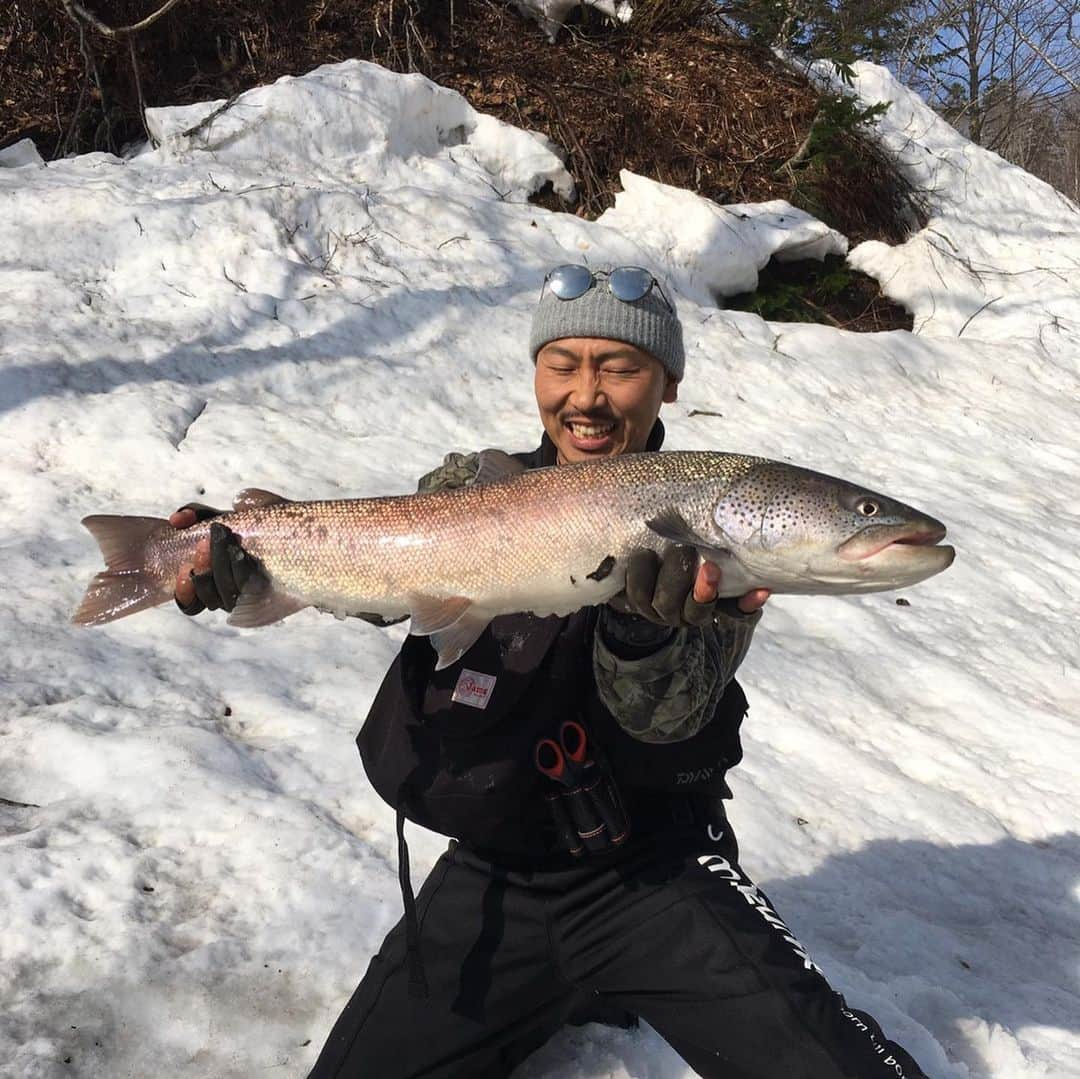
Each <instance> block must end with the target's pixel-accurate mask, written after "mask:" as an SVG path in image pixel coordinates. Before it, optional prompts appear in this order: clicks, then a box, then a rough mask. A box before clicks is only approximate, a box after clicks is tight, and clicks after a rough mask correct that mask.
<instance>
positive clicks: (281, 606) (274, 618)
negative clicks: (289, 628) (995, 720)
mask: <svg viewBox="0 0 1080 1079" xmlns="http://www.w3.org/2000/svg"><path fill="white" fill-rule="evenodd" d="M310 606H311V604H310V603H308V602H307V601H305V600H300V599H295V598H294V597H292V596H290V595H289V594H288V593H287V592H278V591H276V590H275V589H274V585H273V583H272V582H271V581H270V580H268V579H267V578H266V577H264V576H263V575H262V574H261V573H255V574H252V575H251V577H249V578H248V582H247V584H246V585H244V590H243V591H242V592H241V593H240V598H239V599H238V600H237V601H236V606H235V607H234V608H233V611H232V614H230V615H229V625H230V626H239V627H240V628H241V629H252V628H254V627H255V626H268V625H270V623H271V622H280V621H281V620H282V619H283V618H288V617H289V615H290V614H296V612H297V611H302V610H303V609H304V608H305V607H310Z"/></svg>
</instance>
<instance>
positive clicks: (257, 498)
mask: <svg viewBox="0 0 1080 1079" xmlns="http://www.w3.org/2000/svg"><path fill="white" fill-rule="evenodd" d="M291 501H292V499H291V498H286V497H285V496H284V495H278V494H274V492H273V491H264V490H263V489H262V488H261V487H245V488H244V489H243V490H242V491H241V492H240V493H239V494H238V495H237V496H236V497H235V498H234V499H233V504H232V508H233V510H234V511H236V510H255V509H261V508H262V507H264V506H277V505H280V504H281V503H282V502H291Z"/></svg>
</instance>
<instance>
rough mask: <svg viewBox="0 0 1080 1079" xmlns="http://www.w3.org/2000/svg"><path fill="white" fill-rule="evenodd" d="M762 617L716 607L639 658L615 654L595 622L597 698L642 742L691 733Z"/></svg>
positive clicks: (702, 720)
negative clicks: (708, 618) (702, 621)
mask: <svg viewBox="0 0 1080 1079" xmlns="http://www.w3.org/2000/svg"><path fill="white" fill-rule="evenodd" d="M603 610H604V609H603V608H601V611H603ZM601 617H603V616H602V615H601ZM760 620H761V611H755V612H754V613H753V614H750V615H744V614H726V613H722V612H718V613H717V614H716V616H715V617H714V619H713V621H712V623H711V624H708V625H705V626H703V627H702V628H700V629H691V628H684V629H679V630H676V631H675V633H674V635H673V636H672V638H671V640H670V641H667V642H666V643H665V644H663V645H661V646H660V648H659V649H658V650H657V651H655V652H653V653H651V654H649V655H646V656H643V657H641V658H639V659H623V658H621V657H620V656H617V655H616V654H615V652H614V651H612V649H611V647H609V645H608V644H607V643H605V641H604V639H603V636H604V635H603V632H602V630H601V629H600V628H599V627H598V630H597V632H596V634H595V636H594V642H593V669H594V671H595V673H596V687H597V691H598V692H599V694H600V699H601V700H602V701H603V702H604V705H605V707H606V708H607V709H608V711H609V712H611V714H612V715H613V716H614V717H615V719H616V720H617V721H618V723H619V725H620V726H621V727H622V728H623V730H625V731H626V732H627V734H630V735H632V736H633V737H634V738H637V739H639V740H640V741H642V742H680V741H682V740H683V739H684V738H691V737H693V736H694V735H695V734H697V733H698V731H699V730H701V728H702V727H703V726H704V725H705V724H706V723H707V722H708V721H709V720H710V719H711V718H712V715H713V712H714V711H715V710H716V705H717V702H718V701H719V699H720V696H721V694H722V693H723V692H724V689H725V687H726V686H727V684H728V682H730V681H731V679H732V678H733V677H734V676H735V672H736V670H738V668H739V664H740V663H742V661H743V657H744V656H745V655H746V652H747V649H748V648H749V647H750V641H751V639H752V637H753V634H754V627H755V626H757V624H758V622H759V621H760Z"/></svg>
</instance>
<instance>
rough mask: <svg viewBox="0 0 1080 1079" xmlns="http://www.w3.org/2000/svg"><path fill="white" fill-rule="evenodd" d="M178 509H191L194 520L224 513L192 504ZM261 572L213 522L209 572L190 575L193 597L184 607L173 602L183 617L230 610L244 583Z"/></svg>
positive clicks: (229, 533) (232, 537)
mask: <svg viewBox="0 0 1080 1079" xmlns="http://www.w3.org/2000/svg"><path fill="white" fill-rule="evenodd" d="M180 508H181V509H190V510H194V512H195V518H196V521H206V520H209V519H210V518H212V517H220V516H221V514H222V513H223V512H224V510H215V509H214V508H213V507H211V506H203V505H201V504H199V503H196V502H193V503H189V504H188V505H186V506H181V507H180ZM258 572H261V571H260V570H259V568H258V565H257V563H256V562H255V559H253V558H252V557H251V556H250V555H249V554H248V553H247V552H246V551H245V550H244V549H243V547H241V546H240V538H239V537H238V536H237V535H236V533H235V532H232V531H230V530H229V529H228V528H226V527H225V525H223V524H220V523H219V522H217V521H215V522H214V523H213V524H212V525H211V526H210V570H209V572H207V573H196V572H195V571H194V570H192V572H191V580H192V582H193V584H194V585H195V598H194V599H193V600H192V601H191V602H190V603H189V604H187V605H184V604H182V603H181V602H180V601H179V600H177V601H176V605H177V607H179V608H180V610H182V611H183V612H184V614H188V615H194V614H199V613H200V612H202V611H216V610H218V609H219V608H220V609H222V610H226V611H231V610H232V609H233V608H234V607H235V606H236V601H237V599H238V598H239V596H240V592H241V591H242V590H243V587H244V585H245V584H247V582H248V580H249V579H250V578H251V575H252V574H253V573H258Z"/></svg>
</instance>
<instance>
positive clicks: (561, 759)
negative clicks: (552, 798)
mask: <svg viewBox="0 0 1080 1079" xmlns="http://www.w3.org/2000/svg"><path fill="white" fill-rule="evenodd" d="M588 748H589V745H588V740H587V739H586V737H585V728H584V727H583V726H582V725H581V724H580V723H575V722H574V720H572V719H568V720H566V721H565V722H564V723H563V725H562V726H561V727H560V728H559V741H558V742H556V741H555V739H554V738H541V739H540V741H539V742H537V743H536V750H535V753H534V757H535V760H536V767H537V768H538V769H539V770H540V771H541V772H543V773H544V775H546V776H547V777H548V778H549V779H554V780H555V781H556V782H558V783H562V784H564V785H565V786H567V787H572V786H574V785H575V784H577V783H578V782H580V780H581V777H582V774H583V773H584V771H585V769H586V768H587V767H588V766H589V765H590V764H592V761H590V760H588V759H587V757H588Z"/></svg>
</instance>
